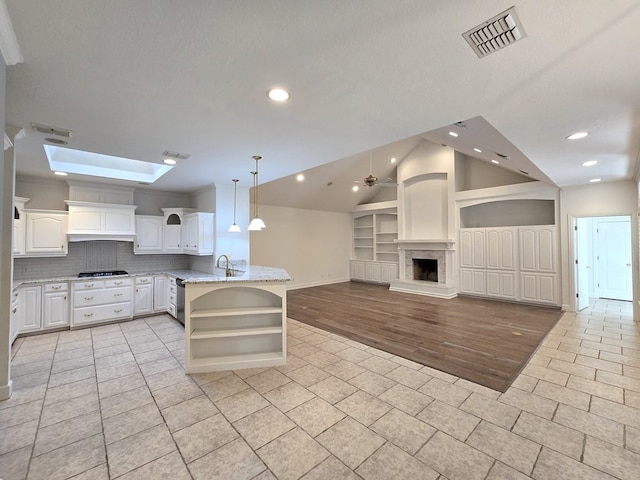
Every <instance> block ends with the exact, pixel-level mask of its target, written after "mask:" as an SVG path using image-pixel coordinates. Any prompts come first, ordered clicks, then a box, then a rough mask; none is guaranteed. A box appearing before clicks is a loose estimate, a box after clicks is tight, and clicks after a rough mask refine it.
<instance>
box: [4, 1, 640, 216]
mask: <svg viewBox="0 0 640 480" xmlns="http://www.w3.org/2000/svg"><path fill="white" fill-rule="evenodd" d="M6 3H7V6H8V11H9V14H10V17H11V21H12V23H13V27H14V30H15V32H16V36H17V39H18V43H19V46H20V49H21V51H22V54H23V56H24V62H23V63H20V64H18V65H14V66H10V67H9V68H8V70H7V95H6V121H7V123H8V124H10V125H11V126H13V127H16V129H24V132H25V134H26V135H25V137H24V138H22V139H20V140H17V141H16V145H15V152H16V158H17V172H18V174H19V175H34V176H46V177H50V176H51V175H52V173H51V171H50V168H49V165H48V163H47V159H46V157H45V155H44V150H43V143H46V140H45V137H47V135H44V134H42V133H38V132H35V131H34V130H32V128H31V123H32V122H35V123H40V124H45V125H51V126H55V127H59V128H66V129H70V130H72V131H73V134H72V137H71V138H70V139H67V140H68V142H69V144H68V145H67V146H68V147H70V148H74V149H80V150H85V151H91V152H97V153H103V154H107V155H115V156H123V157H128V158H132V159H136V160H142V161H145V162H153V163H161V162H162V161H163V157H162V153H163V151H164V150H167V149H168V150H172V151H174V152H181V153H187V154H190V155H191V156H190V158H188V159H186V160H182V161H181V160H179V161H178V165H177V166H175V167H174V168H173V170H172V171H170V172H169V173H167V174H165V175H164V176H162V177H161V178H160V179H159V180H157V181H156V182H155V183H154V184H152V185H150V186H147V187H143V186H140V185H137V184H133V185H134V186H136V187H139V188H152V189H158V190H170V191H178V192H190V191H194V190H197V189H199V188H202V187H205V186H207V185H210V184H212V183H228V184H229V185H231V179H232V178H239V179H240V182H241V184H242V185H247V186H248V185H251V182H252V177H251V174H250V172H251V170H253V168H254V163H253V160H252V158H251V157H252V155H255V154H259V155H262V157H263V160H262V161H261V163H260V182H261V183H263V182H271V181H275V180H278V179H281V181H282V182H283V183H282V184H281V186H282V188H279V189H277V191H278V195H282V196H288V197H289V198H290V204H291V206H296V205H303V204H304V205H307V203H308V200H309V199H308V198H306V197H305V191H304V190H300V189H299V188H298V190H295V189H293V188H288V187H287V185H289V183H288V177H289V176H291V175H293V174H296V173H298V172H302V171H305V172H310V173H313V172H314V169H315V168H317V167H320V166H322V165H327V166H326V168H327V169H331V170H330V172H331V173H326V174H325V178H323V179H322V181H320V180H318V184H319V185H320V186H324V187H326V184H327V183H329V182H335V181H336V179H348V182H349V183H352V182H353V180H357V179H361V178H362V177H364V176H366V175H367V174H368V173H369V163H370V160H371V158H372V157H373V161H372V162H371V163H373V164H374V167H375V168H374V170H376V171H380V172H381V175H378V176H380V177H383V176H386V175H387V174H388V173H387V172H389V171H390V170H389V167H388V166H387V165H386V164H384V165H383V162H386V161H387V160H388V157H389V156H398V157H400V158H401V157H402V155H403V154H406V153H407V152H408V149H410V148H411V145H412V144H415V143H416V142H417V141H421V140H422V139H429V140H431V141H438V142H440V143H447V144H448V145H452V146H453V147H454V148H458V147H459V148H460V149H464V148H467V149H468V148H469V144H468V143H467V144H465V143H464V142H465V141H466V142H468V141H469V138H468V136H469V135H471V132H472V131H473V129H467V130H463V131H462V132H461V135H460V136H459V137H458V138H457V139H453V138H452V137H442V136H443V135H445V136H446V135H447V132H448V131H449V130H450V129H451V127H452V126H455V124H456V122H460V121H472V120H473V119H478V118H479V119H481V120H482V121H483V122H484V123H483V125H485V126H488V127H487V128H489V129H490V130H491V131H495V133H496V137H495V138H496V139H497V140H495V142H498V143H499V142H501V141H504V142H506V144H508V145H511V146H512V147H513V148H514V149H515V151H517V152H518V162H521V165H523V166H526V170H525V171H527V172H528V173H529V175H531V177H532V178H537V179H539V180H542V181H546V182H549V183H554V184H556V185H558V186H561V187H562V186H568V185H580V184H586V183H588V182H589V180H591V179H592V178H596V177H597V178H601V179H602V181H613V180H619V179H630V178H633V177H634V176H635V175H636V168H637V164H638V155H639V153H638V152H639V145H640V113H639V111H640V88H638V85H639V80H640V62H638V61H636V57H637V48H638V45H640V28H639V26H640V2H638V1H637V0H609V1H607V2H599V1H588V2H585V1H584V0H563V1H562V2H557V1H552V0H542V1H541V0H520V1H518V2H516V3H515V8H516V11H517V14H518V16H519V17H520V20H521V22H522V26H523V28H524V31H525V32H526V36H525V37H524V38H522V39H521V40H520V41H518V42H516V43H514V44H513V45H510V46H508V47H506V48H504V49H501V50H498V51H497V52H495V53H492V54H490V55H487V56H486V57H484V58H478V56H476V54H475V53H474V52H473V51H472V50H471V48H470V47H469V45H468V44H467V42H466V41H465V40H464V38H463V37H462V34H463V33H464V32H466V31H467V30H469V29H471V28H472V27H475V26H476V25H480V24H482V23H483V22H484V21H485V20H488V19H490V18H492V17H493V16H495V15H497V14H499V13H500V12H502V11H504V10H506V9H507V8H509V7H511V6H512V4H511V3H505V2H504V1H502V0H481V1H480V0H475V1H471V0H460V1H456V2H451V1H445V0H438V1H435V0H430V1H426V0H406V1H398V2H389V1H387V0H356V1H344V0H324V1H322V2H301V1H299V0H277V1H275V0H261V1H249V0H237V1H233V2H231V1H224V0H208V1H197V0H185V1H180V2H177V1H172V0H156V1H151V0H133V1H128V2H105V1H100V0H65V1H58V2H26V1H22V0H6ZM275 85H279V86H283V87H285V88H286V89H287V90H289V91H290V92H291V99H290V100H289V101H288V102H287V103H285V104H274V103H273V102H271V101H270V100H269V99H268V98H267V96H266V92H267V90H268V89H269V88H270V87H272V86H275ZM580 130H584V131H588V132H589V133H590V135H589V136H588V137H587V138H585V139H583V140H579V141H568V140H566V137H567V136H568V135H569V134H571V133H574V132H576V131H580ZM476 133H478V132H477V131H476ZM441 137H442V138H441ZM443 138H446V139H447V140H448V141H447V142H444V140H443ZM465 138H466V140H465ZM490 138H491V136H490V135H488V134H480V135H479V136H477V137H476V139H475V140H474V142H479V141H481V140H487V142H486V143H491V141H489V139H490ZM456 142H460V144H459V145H458V146H457V145H456ZM495 142H494V143H491V144H487V145H485V146H483V147H481V149H482V150H483V151H486V152H494V153H495V152H500V151H501V149H502V148H504V146H503V145H497V144H496V143H495ZM394 149H396V150H397V152H399V153H398V154H397V155H396V154H395V153H394V152H393V151H394ZM370 152H372V153H370ZM403 152H404V153H403ZM491 155H492V154H491ZM491 155H489V154H487V157H486V158H484V157H483V156H482V155H481V154H478V155H477V157H478V158H481V159H483V160H486V161H489V160H490V159H491ZM514 158H515V157H514ZM587 160H597V161H598V164H597V165H596V166H594V167H588V168H587V167H582V166H581V165H582V163H583V162H585V161H587ZM375 162H378V164H377V165H378V166H376V164H375ZM519 165H520V163H519ZM503 166H505V167H506V168H509V167H508V166H506V165H503ZM520 169H521V170H524V168H520ZM321 172H322V170H321ZM327 172H329V171H327ZM69 178H76V179H82V180H92V181H98V179H97V178H92V177H87V176H73V175H70V176H69ZM99 181H104V180H99ZM113 182H114V183H125V184H127V182H122V181H115V180H113ZM308 185H309V184H308ZM296 188H297V187H296ZM325 190H327V192H324V193H323V191H320V190H319V193H318V197H317V198H315V197H314V200H313V202H312V203H315V204H317V205H318V206H317V208H321V206H322V203H323V202H325V203H326V202H327V201H328V200H327V199H328V198H331V199H332V200H331V201H336V202H344V203H345V204H351V203H353V202H357V201H359V200H361V199H362V198H361V197H357V198H356V197H354V195H353V192H351V191H350V189H346V188H345V189H342V190H344V192H343V191H342V190H341V191H340V193H338V192H337V189H333V190H331V189H325ZM296 192H297V193H296ZM310 192H311V190H310V189H308V190H307V191H306V194H307V195H310ZM314 195H315V193H314ZM358 195H366V193H361V194H358Z"/></svg>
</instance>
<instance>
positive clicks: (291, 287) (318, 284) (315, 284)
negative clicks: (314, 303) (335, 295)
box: [287, 278, 351, 290]
mask: <svg viewBox="0 0 640 480" xmlns="http://www.w3.org/2000/svg"><path fill="white" fill-rule="evenodd" d="M350 280H351V279H349V278H340V279H333V280H323V281H320V282H308V283H295V284H293V285H287V290H298V289H300V288H310V287H321V286H322V285H331V284H334V283H344V282H349V281H350Z"/></svg>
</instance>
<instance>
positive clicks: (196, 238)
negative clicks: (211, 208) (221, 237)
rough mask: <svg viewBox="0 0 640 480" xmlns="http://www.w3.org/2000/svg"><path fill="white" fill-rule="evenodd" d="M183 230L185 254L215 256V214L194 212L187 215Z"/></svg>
mask: <svg viewBox="0 0 640 480" xmlns="http://www.w3.org/2000/svg"><path fill="white" fill-rule="evenodd" d="M184 220H185V221H184V225H183V228H182V246H183V251H184V253H189V254H191V255H213V249H214V236H213V213H206V212H194V213H189V214H187V215H185V219H184Z"/></svg>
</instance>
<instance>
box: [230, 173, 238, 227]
mask: <svg viewBox="0 0 640 480" xmlns="http://www.w3.org/2000/svg"><path fill="white" fill-rule="evenodd" d="M238 181H239V180H238V179H237V178H234V179H233V224H232V225H231V226H230V227H229V231H230V232H239V231H240V227H239V226H238V224H237V223H236V198H237V196H238Z"/></svg>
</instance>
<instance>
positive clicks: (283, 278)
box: [13, 265, 291, 288]
mask: <svg viewBox="0 0 640 480" xmlns="http://www.w3.org/2000/svg"><path fill="white" fill-rule="evenodd" d="M234 271H235V275H234V276H231V277H227V276H225V270H224V268H215V269H214V273H211V274H209V273H204V272H199V271H196V270H169V269H167V270H157V271H155V270H154V271H146V272H129V273H128V274H127V275H111V276H108V277H82V278H79V277H78V276H61V277H50V278H36V279H29V280H16V281H15V282H14V283H13V288H17V287H20V286H22V285H33V284H41V283H56V282H71V281H76V280H85V281H87V280H90V279H93V280H106V279H111V278H127V277H141V276H147V275H170V276H172V277H180V278H182V279H184V283H187V284H193V283H226V282H229V283H243V282H244V283H250V282H274V283H282V282H289V281H291V277H290V276H289V274H288V273H287V272H286V270H284V269H282V268H272V267H262V266H259V265H242V266H241V267H240V268H238V269H234Z"/></svg>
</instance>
